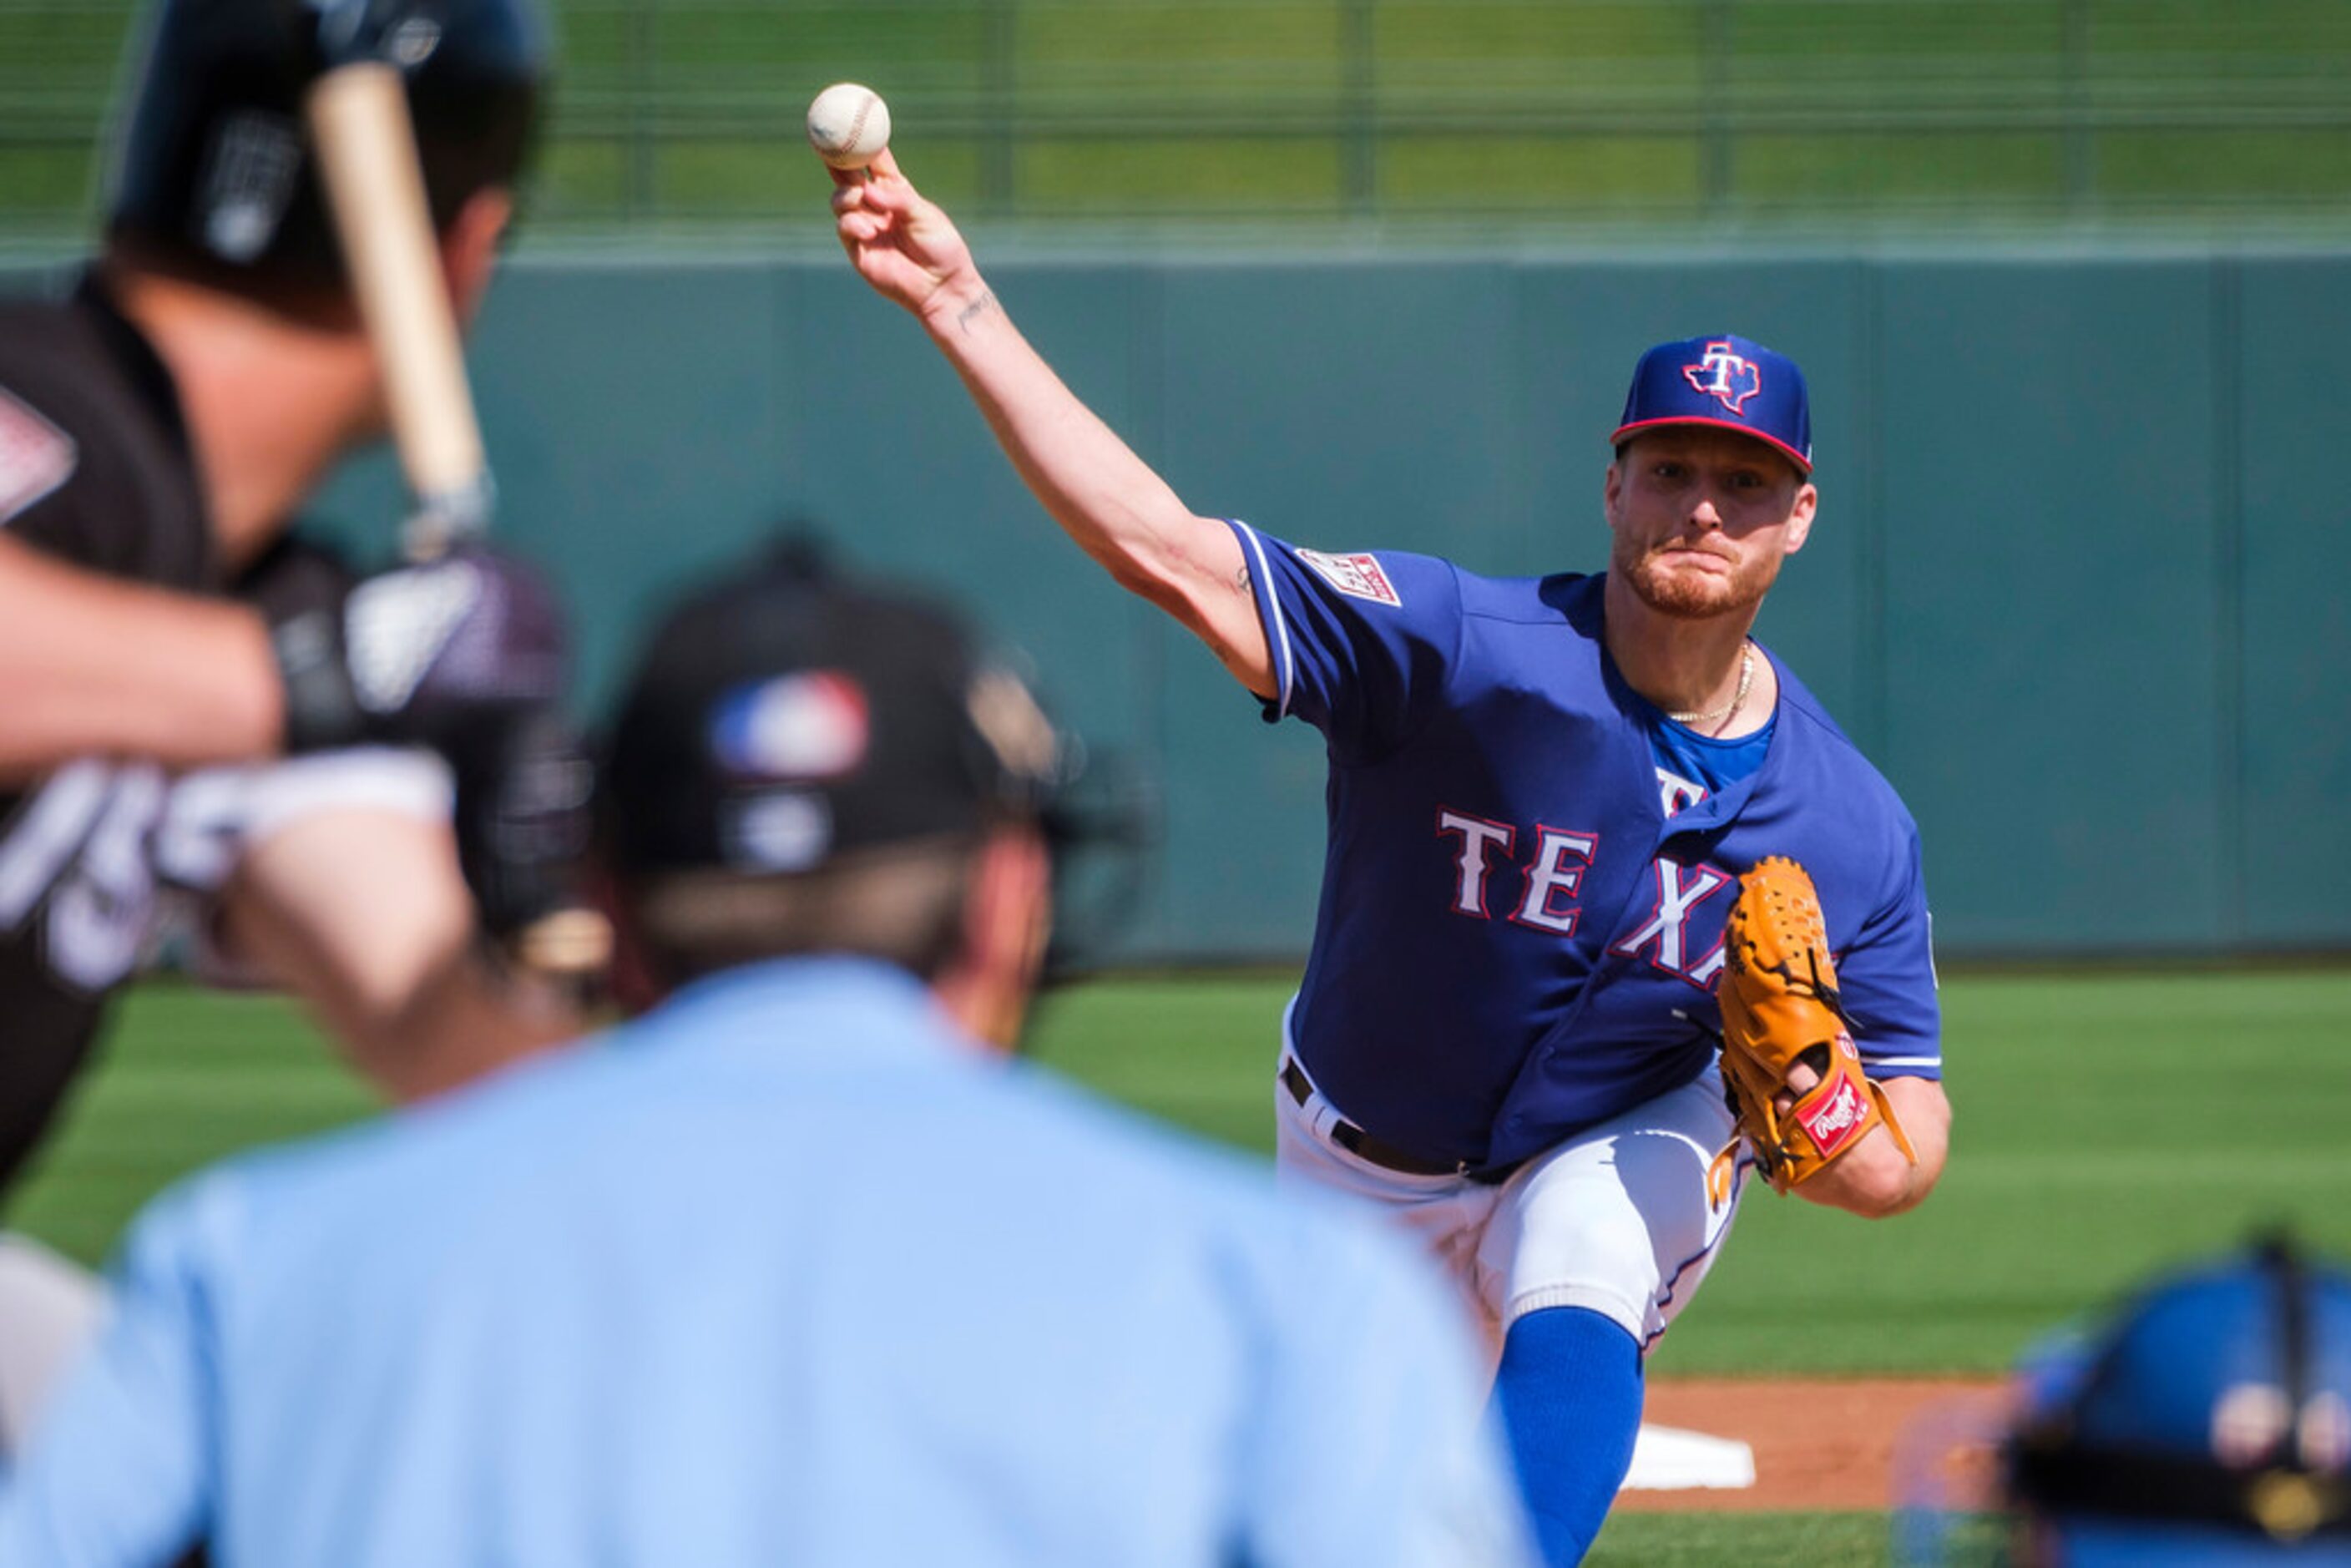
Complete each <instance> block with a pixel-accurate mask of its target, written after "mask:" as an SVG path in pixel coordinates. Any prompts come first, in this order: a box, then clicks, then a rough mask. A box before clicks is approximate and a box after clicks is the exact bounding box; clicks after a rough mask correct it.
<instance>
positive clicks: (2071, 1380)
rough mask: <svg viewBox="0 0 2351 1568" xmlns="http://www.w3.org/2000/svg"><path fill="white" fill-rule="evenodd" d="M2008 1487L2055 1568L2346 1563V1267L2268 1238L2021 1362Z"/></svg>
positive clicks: (2349, 1483)
mask: <svg viewBox="0 0 2351 1568" xmlns="http://www.w3.org/2000/svg"><path fill="white" fill-rule="evenodd" d="M2023 1397H2024V1413H2023V1416H2022V1420H2021V1421H2020V1423H2019V1425H2018V1427H2017V1428H2016V1431H2015V1433H2014V1434H2013V1436H2012V1437H2011V1439H2010V1441H2009V1444H2008V1448H2007V1452H2006V1455H2005V1459H2006V1469H2007V1476H2008V1490H2009V1493H2010V1496H2011V1499H2012V1500H2013V1501H2014V1502H2015V1503H2016V1505H2017V1506H2018V1507H2019V1508H2020V1509H2021V1510H2022V1511H2023V1512H2024V1513H2025V1515H2026V1516H2027V1518H2028V1520H2029V1521H2031V1525H2032V1529H2033V1530H2034V1531H2036V1532H2037V1533H2038V1535H2039V1536H2040V1538H2041V1540H2042V1541H2043V1543H2044V1544H2045V1546H2046V1547H2047V1548H2048V1549H2049V1555H2050V1557H2051V1559H2052V1560H2053V1561H2055V1562H2060V1563H2065V1564H2067V1565H2068V1568H2074V1565H2080V1568H2101V1565H2105V1564H2116V1565H2120V1564H2131V1565H2132V1568H2150V1565H2153V1568H2162V1565H2168V1564H2174V1563H2178V1564H2188V1563H2195V1564H2199V1565H2202V1564H2216V1563H2217V1564H2233V1563H2245V1564H2249V1565H2250V1564H2260V1565H2262V1568H2280V1565H2291V1568H2303V1565H2311V1568H2314V1565H2317V1564H2351V1274H2346V1273H2345V1272H2344V1271H2342V1270H2338V1269H2335V1268H2331V1267H2325V1266H2321V1265H2318V1264H2315V1263H2313V1262H2310V1261H2308V1260H2304V1258H2303V1257H2302V1256H2300V1254H2299V1253H2297V1252H2296V1251H2295V1249H2294V1248H2293V1247H2292V1246H2291V1245H2290V1244H2289V1243H2286V1242H2284V1241H2283V1240H2273V1241H2269V1242H2265V1243H2263V1244H2262V1245H2261V1246H2259V1247H2257V1248H2255V1249H2252V1250H2251V1251H2249V1252H2244V1253H2240V1254H2237V1255H2235V1256H2233V1257H2231V1258H2227V1259H2223V1260H2220V1261H2218V1262H2215V1263H2209V1264H2206V1265H2204V1266H2202V1267H2199V1268H2196V1269H2192V1270H2187V1271H2185V1272H2182V1273H2179V1274H2177V1275H2174V1276H2171V1277H2170V1278H2168V1279H2167V1280H2164V1281H2158V1283H2157V1284H2156V1285H2155V1286H2153V1287H2152V1288H2150V1289H2149V1290H2147V1291H2145V1292H2143V1293H2142V1294H2141V1295H2140V1296H2139V1297H2138V1299H2137V1301H2135V1302H2133V1303H2132V1304H2131V1305H2130V1306H2128V1307H2126V1309H2125V1310H2124V1311H2123V1312H2121V1313H2120V1314H2119V1315H2118V1316H2117V1318H2116V1321H2115V1322H2114V1323H2113V1324H2112V1325H2111V1326H2110V1327H2109V1328H2107V1329H2106V1330H2105V1331H2104V1332H2103V1333H2100V1334H2098V1335H2096V1336H2095V1337H2094V1338H2093V1339H2092V1340H2090V1341H2089V1342H2087V1343H2083V1342H2080V1341H2076V1342H2074V1343H2072V1344H2070V1345H2069V1346H2067V1347H2066V1348H2064V1349H2063V1350H2061V1351H2060V1352H2058V1353H2056V1354H2051V1355H2047V1356H2044V1357H2043V1358H2042V1360H2041V1361H2040V1362H2039V1363H2038V1364H2034V1365H2031V1366H2028V1368H2027V1369H2026V1372H2025V1375H2024V1380H2023Z"/></svg>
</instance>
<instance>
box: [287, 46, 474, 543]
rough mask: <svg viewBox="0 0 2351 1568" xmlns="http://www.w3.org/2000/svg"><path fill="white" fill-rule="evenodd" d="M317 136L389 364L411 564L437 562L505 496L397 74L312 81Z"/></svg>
mask: <svg viewBox="0 0 2351 1568" xmlns="http://www.w3.org/2000/svg"><path fill="white" fill-rule="evenodd" d="M308 119H309V122H310V133H311V137H312V139H313V141H315V143H316V145H317V147H318V150H319V169H320V172H321V174H322V176H323V178H324V181H325V183H326V188H327V199H328V205H329V207H330V208H331V209H332V210H333V213H334V219H335V232H336V235H337V236H338V237H339V238H340V239H341V241H342V247H343V256H344V260H345V264H346V266H347V267H349V269H350V278H351V288H352V292H353V294H354V295H355V296H356V297H357V298H358V300H359V307H360V318H361V319H363V320H364V321H365V322H366V323H367V329H368V336H369V338H370V340H372V341H373V343H374V344H375V349H376V355H377V358H378V359H379V360H380V361H381V363H382V367H383V384H384V396H385V400H386V402H387V404H388V406H389V408H390V412H391V418H392V441H393V444H395V445H396V446H397V447H398V448H399V451H400V462H401V467H402V470H403V472H404V473H405V474H406V475H407V478H408V487H409V493H410V495H411V496H412V497H413V498H414V501H415V507H416V509H415V511H414V512H413V514H412V515H411V516H410V517H409V519H408V522H407V524H406V527H405V528H404V529H403V530H402V547H403V548H404V549H406V550H407V552H408V554H409V556H410V558H411V559H416V560H429V559H432V558H433V557H434V556H436V555H439V554H440V553H441V552H442V551H444V550H445V549H448V548H449V547H450V546H451V545H453V544H455V543H457V542H459V541H460V540H462V539H465V538H472V537H474V536H475V535H477V534H479V533H481V532H482V531H483V530H484V529H485V528H487V527H488V525H489V520H490V509H491V505H492V501H493V498H494V495H495V492H494V490H493V488H492V486H491V482H490V471H489V465H488V463H487V461H486V459H485V457H484V455H483V451H482V432H481V425H480V423H479V422H478V421H477V419H476V418H475V412H474V393H473V389H472V387H471V386H470V385H469V384H468V382H466V380H465V354H464V351H463V350H462V349H461V348H460V347H459V343H458V336H457V320H456V313H455V310H454V309H453V308H452V307H451V305H450V302H449V290H448V288H447V287H446V285H445V284H444V281H443V278H442V273H441V255H440V248H439V246H437V245H436V244H435V242H434V231H433V218H432V214H431V211H430V209H429V207H428V206H427V204H426V202H425V195H424V174H423V169H422V167H421V166H420V164H419V162H418V159H417V152H416V133H415V130H414V128H413V124H412V122H411V121H410V119H409V114H408V95H407V92H406V90H405V89H404V88H403V86H402V81H401V76H400V71H399V69H398V68H396V67H394V66H392V65H390V64H386V63H383V62H381V61H374V60H362V61H359V62H356V63H353V64H350V65H341V66H337V67H336V68H333V69H331V70H329V71H327V72H326V73H324V74H323V75H321V76H320V77H319V79H318V80H317V81H316V82H315V83H313V84H312V85H311V88H310V91H309V96H308Z"/></svg>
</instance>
